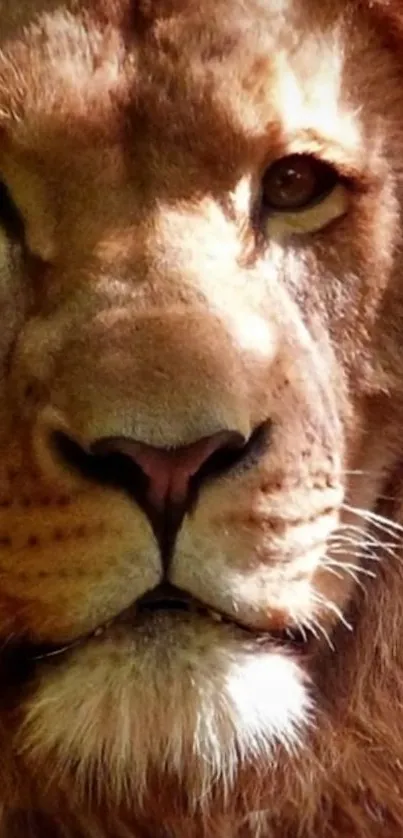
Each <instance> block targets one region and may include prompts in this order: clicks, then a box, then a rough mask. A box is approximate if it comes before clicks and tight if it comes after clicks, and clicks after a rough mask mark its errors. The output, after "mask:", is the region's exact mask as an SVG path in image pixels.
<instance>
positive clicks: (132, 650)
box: [21, 613, 310, 805]
mask: <svg viewBox="0 0 403 838" xmlns="http://www.w3.org/2000/svg"><path fill="white" fill-rule="evenodd" d="M309 715H310V699H309V692H308V689H307V684H306V678H305V675H304V673H303V669H302V667H301V666H300V664H299V663H298V661H297V660H296V659H294V658H293V656H292V655H290V654H289V653H287V652H286V651H284V650H283V649H281V648H279V647H276V646H275V644H270V645H265V644H263V645H259V644H257V643H256V642H254V641H253V639H248V638H246V637H243V636H240V635H239V634H238V633H236V632H234V631H233V630H232V629H231V627H229V626H223V625H215V624H214V623H211V622H208V621H206V620H205V619H203V618H201V617H199V618H198V617H197V616H193V617H192V618H191V619H189V618H186V619H185V618H178V616H175V617H173V616H172V615H170V614H169V613H166V614H158V615H154V616H153V617H152V618H150V619H149V620H147V622H146V623H145V624H144V626H143V628H142V629H141V630H138V631H136V632H131V633H130V632H129V630H128V628H127V627H124V626H118V627H115V628H114V629H113V630H112V631H111V632H108V633H107V634H106V635H104V636H103V637H100V638H96V637H95V638H92V639H91V640H90V641H89V642H87V643H86V644H85V645H84V646H82V647H79V648H77V649H75V650H73V651H72V652H70V653H69V654H68V656H67V657H66V658H64V659H61V660H59V661H58V662H57V663H56V665H55V663H54V662H47V663H46V662H44V663H43V664H42V665H41V666H40V667H39V669H38V676H37V681H36V684H35V688H34V690H33V692H32V694H31V697H30V699H29V701H28V704H27V705H26V708H25V719H24V722H23V726H22V730H21V742H22V743H23V748H22V749H21V750H22V754H23V756H24V758H25V760H27V761H28V763H31V764H32V765H34V766H35V765H36V766H37V765H38V764H43V763H46V762H47V761H48V760H51V764H52V766H53V767H54V770H55V772H56V775H57V776H56V779H57V781H58V782H62V781H63V780H64V779H65V780H66V781H68V782H69V783H71V778H72V776H74V782H76V783H77V789H78V791H79V792H83V793H85V791H86V790H87V789H89V788H93V785H94V783H96V785H97V786H98V788H99V787H103V788H107V789H108V795H109V797H111V796H112V795H113V797H114V799H115V800H116V802H124V801H125V800H126V801H127V800H128V799H130V800H131V799H134V797H135V799H136V801H137V803H138V804H141V798H142V796H143V795H144V794H145V793H146V791H147V783H148V778H149V776H150V775H153V776H155V775H156V773H157V774H158V775H161V776H163V775H164V776H171V777H175V778H176V780H179V782H180V783H181V786H182V787H183V789H184V790H185V792H186V790H189V797H191V798H192V799H191V801H190V802H191V803H192V805H193V804H194V805H197V804H198V803H199V802H201V801H205V800H206V799H208V797H209V793H210V792H211V790H212V789H213V787H215V786H216V784H219V785H220V787H221V790H222V792H224V793H225V792H228V791H230V789H231V786H232V784H233V783H234V782H235V781H236V777H237V773H238V771H239V769H240V768H241V767H242V766H243V765H245V764H249V763H253V762H255V761H257V760H260V757H263V755H264V760H265V765H266V767H267V760H268V757H269V759H270V757H271V759H272V761H273V764H274V762H275V760H276V755H277V753H278V750H279V749H287V750H288V751H291V750H293V749H294V747H296V746H297V745H298V743H299V742H300V741H301V738H302V736H303V731H304V728H305V727H306V724H307V723H308V721H309ZM48 764H49V763H48Z"/></svg>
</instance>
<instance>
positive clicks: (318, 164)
mask: <svg viewBox="0 0 403 838" xmlns="http://www.w3.org/2000/svg"><path fill="white" fill-rule="evenodd" d="M336 181H337V174H336V172H335V171H334V169H333V168H332V167H331V166H329V165H328V164H327V163H324V162H322V161H320V160H316V159H315V158H313V157H309V156H308V155H297V154H295V155H290V156H289V157H284V158H283V159H282V160H278V161H277V162H275V163H273V165H272V166H270V167H269V169H268V170H267V171H266V173H265V175H264V178H263V205H264V208H265V209H267V210H277V211H281V210H298V209H303V208H304V207H308V206H309V205H310V204H311V203H313V202H314V201H315V200H319V199H320V198H321V197H324V196H325V195H326V194H327V193H328V192H330V191H331V189H332V188H333V187H334V186H335V184H336Z"/></svg>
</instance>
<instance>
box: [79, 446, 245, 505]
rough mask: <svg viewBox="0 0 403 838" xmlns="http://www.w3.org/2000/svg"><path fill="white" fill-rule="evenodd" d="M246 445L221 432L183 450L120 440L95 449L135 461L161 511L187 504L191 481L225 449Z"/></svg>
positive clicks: (152, 503) (149, 494)
mask: <svg viewBox="0 0 403 838" xmlns="http://www.w3.org/2000/svg"><path fill="white" fill-rule="evenodd" d="M244 443H245V440H244V439H243V438H242V437H241V435H240V434H238V433H234V432H231V431H219V432H218V433H216V434H214V435H213V436H210V437H205V438H204V439H199V440H198V441H197V442H194V443H192V444H191V445H187V446H184V447H182V448H174V449H168V448H155V447H154V446H151V445H146V444H144V443H142V442H138V441H137V440H132V439H127V438H125V437H117V438H113V439H107V440H101V441H99V442H97V443H96V445H95V446H94V449H95V450H96V452H97V453H102V454H104V455H105V454H121V455H123V456H125V457H128V458H129V459H130V460H132V461H133V463H135V465H137V466H138V467H139V468H140V469H141V470H142V472H143V474H144V475H145V476H146V477H147V479H148V490H147V501H148V503H149V504H151V505H152V506H153V507H154V508H155V509H157V510H161V509H162V508H163V507H164V506H165V505H166V504H167V503H174V504H178V505H182V504H184V503H185V501H186V499H187V497H188V494H189V484H190V481H191V478H192V477H194V476H195V475H196V474H197V473H198V472H200V470H201V468H202V466H203V465H204V464H205V463H206V461H207V460H208V459H209V458H210V457H211V456H212V455H213V454H215V453H216V452H217V451H219V450H220V449H222V448H231V449H236V448H240V447H241V446H242V445H243V444H244Z"/></svg>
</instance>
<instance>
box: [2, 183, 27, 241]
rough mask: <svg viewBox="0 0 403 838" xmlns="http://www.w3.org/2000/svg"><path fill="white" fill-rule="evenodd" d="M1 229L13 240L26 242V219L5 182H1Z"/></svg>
mask: <svg viewBox="0 0 403 838" xmlns="http://www.w3.org/2000/svg"><path fill="white" fill-rule="evenodd" d="M0 227H2V228H3V229H4V230H5V231H6V233H7V234H8V235H9V236H10V238H11V239H14V240H18V241H20V242H23V241H24V239H25V224H24V219H23V217H22V215H21V213H20V211H19V210H18V208H17V206H16V204H15V203H14V201H13V198H12V196H11V193H10V190H9V189H8V187H7V186H6V184H5V183H4V181H3V180H0Z"/></svg>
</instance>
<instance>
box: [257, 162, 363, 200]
mask: <svg viewBox="0 0 403 838" xmlns="http://www.w3.org/2000/svg"><path fill="white" fill-rule="evenodd" d="M299 160H304V161H309V162H310V163H311V164H312V166H313V168H314V169H316V172H317V174H318V181H320V180H321V179H322V183H320V188H318V189H316V190H314V192H313V193H312V197H310V198H309V200H307V201H301V202H299V203H296V204H295V206H289V207H287V206H281V205H280V204H279V205H278V206H276V205H275V204H274V203H273V202H270V201H267V200H265V192H264V186H265V179H266V177H267V176H268V175H269V174H270V173H273V172H274V173H275V172H276V169H280V168H281V166H282V165H285V164H292V163H293V162H294V161H299ZM321 176H322V178H321ZM347 181H348V179H347V178H346V177H345V176H344V175H343V174H341V173H340V172H339V171H338V170H337V168H336V167H335V166H334V165H333V164H332V163H330V162H328V161H326V160H322V159H321V158H320V157H317V156H316V155H314V154H311V153H307V152H294V153H291V154H285V155H283V156H282V157H278V158H277V159H276V160H273V161H272V162H271V163H270V164H269V165H268V166H266V168H265V170H264V172H263V175H262V180H261V197H260V204H261V212H262V214H263V215H264V216H271V215H291V214H295V213H298V212H301V213H302V212H305V211H306V210H308V209H311V208H312V207H314V206H317V205H318V204H320V203H321V202H322V201H323V200H324V199H325V198H326V197H327V196H328V195H330V194H331V193H332V192H333V190H334V189H335V187H336V186H337V185H338V184H340V185H344V186H348V182H347ZM318 186H319V183H318Z"/></svg>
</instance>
